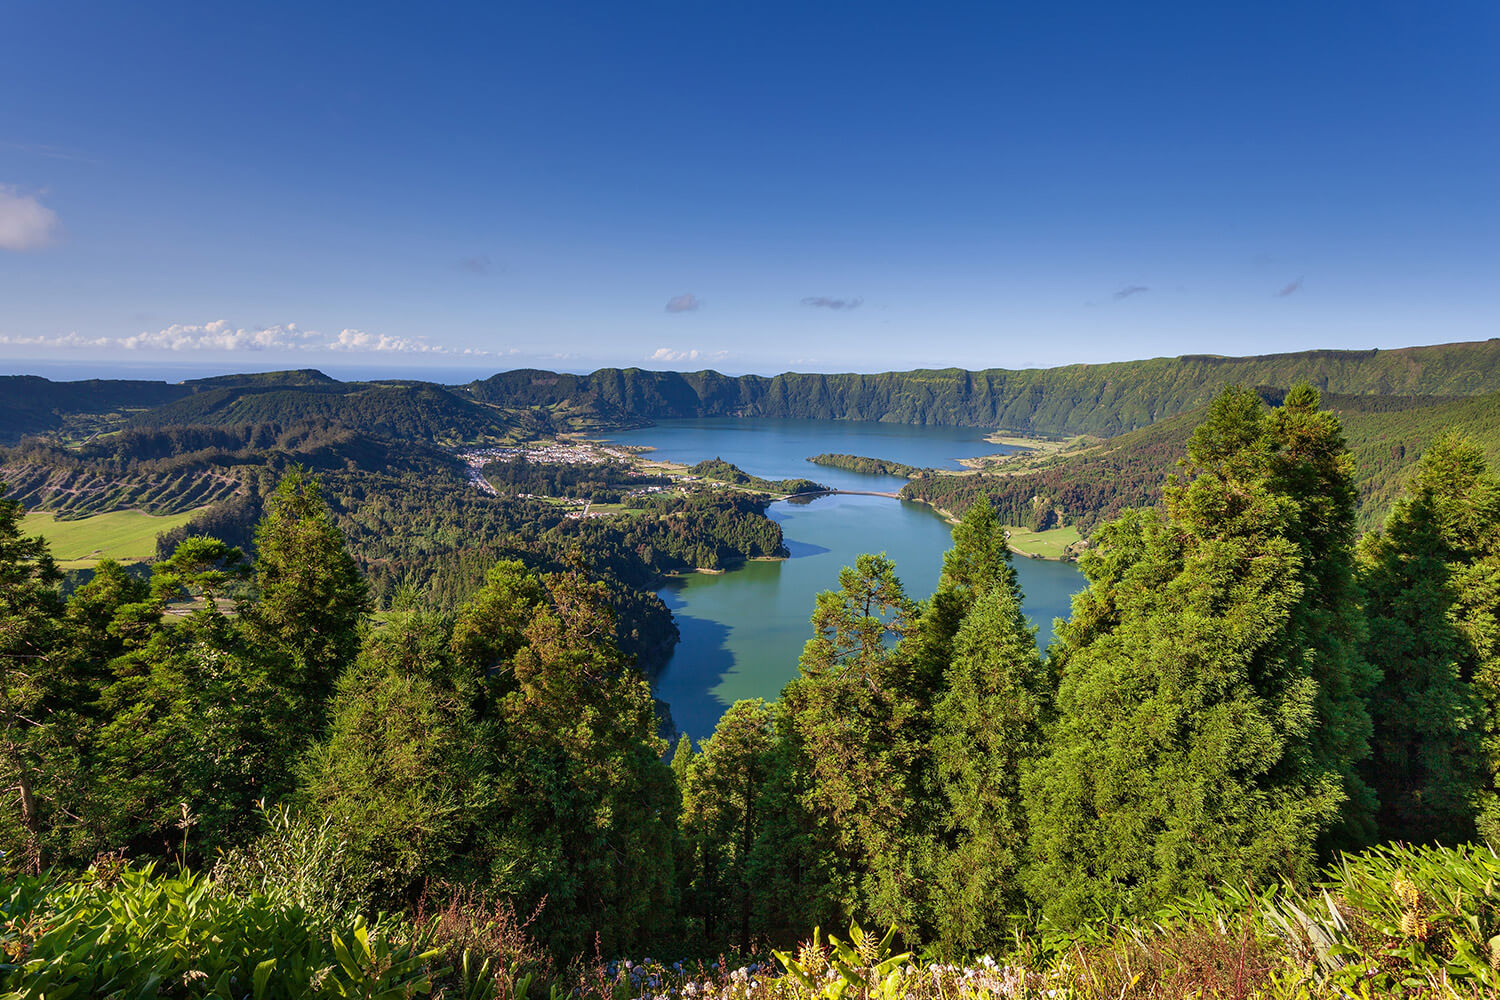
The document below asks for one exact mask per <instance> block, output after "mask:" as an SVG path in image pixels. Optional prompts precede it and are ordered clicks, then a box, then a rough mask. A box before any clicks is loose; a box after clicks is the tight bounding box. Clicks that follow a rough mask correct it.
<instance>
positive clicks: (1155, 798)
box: [1025, 388, 1369, 921]
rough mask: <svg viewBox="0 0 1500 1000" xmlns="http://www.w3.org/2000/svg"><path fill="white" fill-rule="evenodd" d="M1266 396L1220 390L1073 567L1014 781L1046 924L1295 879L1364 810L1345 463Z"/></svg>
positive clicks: (1331, 440) (1311, 416)
mask: <svg viewBox="0 0 1500 1000" xmlns="http://www.w3.org/2000/svg"><path fill="white" fill-rule="evenodd" d="M1283 409H1284V411H1285V412H1278V413H1276V414H1267V413H1266V412H1265V410H1264V407H1263V404H1262V403H1261V401H1260V399H1259V398H1258V397H1257V396H1256V395H1255V394H1254V393H1251V392H1248V391H1246V390H1243V389H1234V388H1231V389H1228V390H1225V392H1224V393H1222V394H1221V395H1220V396H1219V397H1218V398H1217V399H1216V400H1215V401H1214V402H1213V404H1212V405H1211V406H1210V408H1209V410H1208V413H1207V416H1206V419H1205V421H1204V423H1203V424H1202V425H1201V426H1199V428H1198V429H1197V430H1196V431H1194V433H1193V435H1192V438H1191V440H1190V441H1189V444H1188V457H1187V459H1186V461H1185V463H1184V466H1185V471H1186V480H1185V481H1174V482H1171V483H1169V484H1168V485H1167V487H1166V488H1165V489H1164V491H1163V493H1164V503H1163V509H1162V510H1160V511H1144V512H1136V513H1131V514H1127V515H1126V516H1124V517H1122V518H1120V519H1119V520H1118V521H1116V522H1114V523H1112V524H1110V525H1107V526H1105V527H1104V528H1102V529H1101V531H1100V532H1099V533H1098V534H1097V535H1096V537H1095V542H1096V546H1095V550H1094V551H1093V552H1092V553H1090V554H1089V555H1087V556H1086V557H1085V559H1084V560H1083V569H1084V572H1085V574H1086V575H1087V576H1088V578H1089V588H1088V590H1087V591H1085V592H1084V593H1083V594H1081V595H1079V597H1078V598H1076V599H1075V602H1074V615H1073V618H1072V620H1071V621H1069V622H1068V623H1067V625H1066V626H1064V628H1063V630H1062V635H1061V645H1060V648H1059V649H1058V657H1059V661H1060V667H1061V671H1062V683H1061V690H1060V692H1059V702H1058V704H1059V711H1060V719H1059V722H1058V725H1057V727H1056V729H1055V731H1054V733H1053V735H1052V737H1051V739H1050V740H1049V748H1048V752H1047V754H1046V756H1045V757H1044V758H1043V759H1042V760H1041V761H1039V763H1038V765H1037V766H1036V767H1035V768H1033V769H1032V771H1031V772H1030V774H1029V775H1028V777H1027V780H1026V782H1025V792H1026V798H1027V805H1028V813H1029V816H1030V823H1031V839H1032V847H1033V851H1034V853H1035V861H1034V863H1033V864H1032V865H1031V866H1030V868H1029V870H1028V873H1027V880H1028V886H1029V889H1030V891H1031V894H1032V895H1033V897H1034V898H1036V899H1038V900H1040V901H1042V902H1043V903H1044V905H1045V908H1046V910H1047V912H1049V913H1050V914H1051V915H1053V916H1054V917H1057V918H1059V919H1062V920H1066V921H1076V920H1079V919H1081V918H1083V917H1085V916H1087V915H1088V914H1089V913H1090V912H1091V911H1092V910H1093V909H1094V908H1096V907H1099V906H1104V907H1117V906H1119V907H1125V908H1127V909H1130V910H1135V911H1140V910H1144V909H1146V908H1149V907H1151V906H1154V905H1157V904H1160V903H1161V902H1163V901H1164V900H1166V899H1169V898H1171V897H1173V896H1176V895H1179V894H1183V893H1190V892H1193V891H1196V890H1198V889H1201V888H1204V887H1208V886H1213V885H1217V884H1223V883H1244V882H1245V881H1247V880H1249V881H1252V882H1264V881H1267V880H1270V879H1274V878H1278V877H1283V876H1284V877H1290V878H1303V877H1306V876H1308V875H1309V874H1310V873H1311V871H1312V870H1313V866H1314V863H1315V860H1316V857H1317V849H1318V845H1319V843H1320V841H1321V840H1322V839H1323V838H1326V837H1328V835H1329V834H1330V833H1331V832H1332V831H1333V830H1334V829H1335V828H1336V827H1337V825H1338V824H1339V822H1340V819H1341V811H1342V810H1344V809H1345V808H1346V807H1347V806H1348V805H1349V804H1350V803H1351V799H1353V800H1355V801H1354V803H1353V804H1354V806H1355V807H1356V809H1358V808H1359V807H1361V805H1362V804H1361V802H1359V801H1358V799H1359V798H1360V797H1361V796H1362V791H1361V789H1360V787H1359V786H1358V785H1357V784H1356V779H1355V778H1354V777H1353V766H1354V764H1355V762H1356V761H1357V759H1358V758H1359V757H1360V756H1361V755H1362V753H1363V752H1364V751H1365V740H1366V738H1367V735H1368V725H1369V723H1368V717H1367V716H1366V715H1364V714H1363V711H1362V706H1361V705H1360V702H1359V699H1360V698H1361V697H1362V696H1363V694H1364V689H1365V687H1366V686H1367V685H1368V679H1369V672H1368V667H1367V666H1366V665H1365V664H1364V662H1363V660H1362V659H1360V658H1359V657H1358V656H1357V655H1355V654H1354V652H1353V651H1354V650H1355V649H1356V648H1357V647H1356V645H1355V644H1357V642H1358V639H1359V632H1360V630H1359V621H1358V617H1357V609H1356V608H1355V607H1353V606H1352V604H1351V603H1349V602H1348V597H1349V595H1350V594H1351V593H1352V583H1351V582H1350V580H1349V578H1348V569H1349V567H1350V565H1351V564H1350V561H1349V556H1348V550H1349V548H1350V546H1351V545H1352V540H1353V539H1352V524H1353V519H1352V504H1353V493H1352V491H1351V490H1349V489H1347V488H1346V486H1347V482H1346V481H1347V477H1348V472H1347V462H1346V459H1345V458H1344V457H1343V450H1342V442H1341V440H1340V439H1339V437H1338V424H1337V421H1336V420H1335V419H1333V418H1331V417H1328V416H1326V415H1322V414H1320V413H1319V411H1318V410H1317V396H1316V393H1315V392H1313V391H1312V390H1311V389H1306V388H1299V389H1298V390H1296V391H1295V392H1294V393H1293V394H1292V395H1289V396H1288V405H1287V406H1286V407H1284V408H1283ZM1312 491H1317V492H1316V493H1313V492H1312ZM1316 560H1326V563H1325V564H1324V565H1322V566H1314V565H1311V564H1312V562H1314V561H1316ZM1318 630H1325V631H1326V632H1327V633H1328V634H1326V635H1322V634H1314V633H1315V632H1316V631H1318ZM1367 803H1368V797H1365V804H1367Z"/></svg>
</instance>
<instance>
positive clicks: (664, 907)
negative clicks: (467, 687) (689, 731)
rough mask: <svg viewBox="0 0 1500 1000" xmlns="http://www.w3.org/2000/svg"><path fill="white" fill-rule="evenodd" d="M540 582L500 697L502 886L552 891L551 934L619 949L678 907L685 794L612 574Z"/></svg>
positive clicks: (545, 918)
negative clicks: (626, 639) (678, 829)
mask: <svg viewBox="0 0 1500 1000" xmlns="http://www.w3.org/2000/svg"><path fill="white" fill-rule="evenodd" d="M543 587H544V590H545V593H546V600H545V602H544V604H543V606H541V607H540V608H538V609H537V610H536V611H535V613H534V614H533V615H532V616H531V620H530V621H529V622H528V623H527V625H526V627H525V630H524V636H525V640H526V644H525V645H524V646H523V647H521V648H519V649H517V650H516V652H515V654H514V655H513V656H512V658H511V660H510V663H509V666H508V670H509V672H510V673H511V675H512V676H513V679H514V688H513V689H512V690H510V691H509V692H508V693H506V694H505V695H504V697H503V699H502V701H501V704H500V720H501V723H502V727H501V729H500V731H499V737H498V738H499V739H500V740H501V741H502V742H501V744H500V746H499V749H498V752H497V758H498V759H501V760H504V761H505V762H506V765H507V766H506V767H505V768H504V770H503V771H502V772H501V775H500V781H499V784H498V787H497V790H496V801H495V820H494V824H493V826H494V831H495V836H496V837H497V838H498V839H499V841H500V844H499V851H500V859H499V861H498V862H497V865H498V866H499V867H498V870H500V871H502V872H503V879H502V882H501V887H502V888H504V889H507V890H509V891H511V892H514V893H516V894H517V895H519V896H521V897H522V898H523V899H526V900H529V901H531V902H532V903H536V902H539V901H540V900H541V899H542V898H543V897H545V898H546V900H547V905H546V907H545V908H544V909H543V911H542V914H541V916H540V918H539V929H540V931H541V932H542V933H543V934H544V936H545V937H547V938H548V939H549V940H550V941H551V942H552V943H553V944H554V945H555V946H557V947H559V948H562V949H572V950H578V949H581V948H582V947H584V946H585V945H591V944H593V943H595V942H596V940H597V942H598V943H599V944H600V945H601V946H602V947H604V948H605V949H606V950H608V951H618V950H622V949H627V948H630V947H632V946H633V945H634V944H636V943H638V942H640V941H642V940H644V937H645V935H646V934H647V932H648V931H649V930H650V929H652V928H654V927H656V926H659V925H660V923H661V921H662V920H664V919H667V920H670V919H671V918H672V914H673V913H674V910H675V905H676V901H675V899H674V898H673V888H674V885H675V875H674V871H673V860H674V859H673V846H674V837H673V827H672V824H673V822H674V821H675V819H676V817H677V815H678V812H679V808H680V803H679V802H678V799H677V790H676V787H675V785H674V784H673V780H672V772H671V770H670V769H669V768H668V766H667V764H666V763H665V762H664V761H663V760H662V755H663V753H664V752H665V750H666V743H665V741H663V740H662V739H660V738H659V737H658V736H657V735H656V728H657V720H656V708H655V702H654V701H653V699H652V697H651V688H650V685H648V684H647V683H646V680H645V678H643V677H642V676H641V675H640V673H639V672H637V671H636V670H635V669H634V667H633V666H632V665H630V664H629V663H628V662H627V660H626V659H625V657H624V655H623V654H622V653H621V652H620V649H619V646H618V645H617V644H616V642H615V638H614V628H615V619H614V612H613V611H612V610H611V609H610V607H609V606H608V604H607V602H606V595H605V592H604V588H603V586H602V585H599V584H591V583H588V582H586V581H585V580H584V579H583V578H582V576H581V574H579V573H577V572H567V573H555V574H552V575H550V576H548V577H546V578H545V579H544V580H543ZM596 935H597V937H596Z"/></svg>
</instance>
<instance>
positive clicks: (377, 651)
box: [305, 611, 496, 905]
mask: <svg viewBox="0 0 1500 1000" xmlns="http://www.w3.org/2000/svg"><path fill="white" fill-rule="evenodd" d="M449 643H450V635H449V626H448V625H447V624H446V623H445V622H444V621H443V620H442V619H441V618H439V617H438V616H436V615H433V614H431V613H428V612H422V611H411V612H395V613H393V614H392V615H391V616H390V618H389V619H388V620H387V621H386V622H385V623H384V624H383V625H382V626H381V627H379V628H377V629H375V630H374V631H372V632H371V633H370V635H369V637H368V638H367V639H366V641H365V643H364V649H363V651H362V652H361V653H360V655H359V657H358V659H357V660H356V662H355V665H354V666H353V667H352V668H351V669H350V670H348V671H347V672H346V673H345V674H344V676H343V677H341V678H340V681H339V686H338V693H337V695H336V696H335V698H334V700H333V705H332V712H331V719H330V723H329V732H328V738H327V739H326V741H324V742H323V743H322V744H320V745H319V746H318V747H317V748H315V750H314V752H313V754H312V755H311V757H310V758H309V761H308V763H307V765H306V769H307V776H306V779H305V794H306V796H307V798H308V799H309V800H310V801H311V802H312V803H313V805H314V806H315V808H316V809H317V811H318V813H319V814H320V815H322V816H326V817H329V818H331V819H332V820H333V821H334V822H335V824H336V826H337V828H338V829H339V830H340V831H342V832H343V834H344V835H345V836H347V837H348V838H349V841H350V844H351V847H352V849H353V850H354V852H355V853H356V855H357V856H358V857H359V859H360V866H359V867H360V868H361V870H362V871H363V873H364V877H365V879H367V880H368V885H367V886H365V887H364V888H365V889H366V890H367V891H369V892H370V893H371V895H372V896H373V898H375V899H377V900H378V901H380V902H381V903H382V904H384V905H400V904H402V903H404V902H407V901H409V900H411V899H412V898H414V896H415V895H416V894H417V893H418V892H419V890H420V888H421V887H422V885H423V884H424V883H426V882H428V881H443V880H460V879H474V878H483V877H485V876H487V875H488V872H487V871H486V870H485V861H486V858H485V856H484V854H483V852H482V850H481V849H480V843H479V842H480V840H481V839H482V838H481V830H482V828H483V825H484V823H485V821H486V819H487V816H486V814H485V809H486V807H487V804H488V802H489V788H490V785H491V783H492V781H493V777H492V772H494V771H495V770H496V768H495V767H494V766H493V764H492V762H491V761H490V760H489V758H488V756H487V750H488V747H489V744H490V741H489V739H488V738H487V736H486V733H485V731H484V730H483V728H482V727H481V726H480V724H479V723H478V722H477V721H476V719H475V718H474V717H473V714H472V712H471V711H470V706H469V702H468V699H467V698H465V697H464V696H463V695H462V694H461V692H460V691H459V690H458V689H457V687H456V686H455V684H454V683H453V679H454V677H453V675H454V670H453V667H452V665H451V663H450V662H449Z"/></svg>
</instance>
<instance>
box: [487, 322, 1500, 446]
mask: <svg viewBox="0 0 1500 1000" xmlns="http://www.w3.org/2000/svg"><path fill="white" fill-rule="evenodd" d="M1304 380H1305V381H1308V382H1311V383H1312V384H1313V385H1315V386H1316V387H1318V388H1319V389H1321V390H1323V391H1325V392H1331V393H1345V394H1359V395H1406V396H1416V395H1428V396H1460V395H1463V396H1468V395H1475V394H1479V393H1484V392H1500V340H1489V341H1483V342H1476V343H1466V344H1442V345H1438V346H1434V347H1410V348H1402V349H1399V350H1392V351H1374V350H1372V351H1304V352H1300V353H1296V354H1276V355H1265V356H1262V357H1251V358H1219V357H1208V356H1186V357H1181V358H1155V359H1151V360H1147V361H1124V362H1118V363H1113V364H1099V365H1067V366H1064V367H1061V368H1038V369H1028V370H1021V371H1007V370H1004V369H987V370H984V371H964V370H962V369H957V368H950V369H942V370H927V371H911V372H886V373H882V374H876V375H859V374H837V375H822V374H800V373H792V372H788V373H785V374H782V375H776V376H774V377H769V378H768V377H765V376H760V375H744V376H740V377H738V378H735V377H731V376H727V375H721V374H719V373H718V372H713V371H702V372H655V371H645V370H642V369H639V368H627V369H614V368H607V369H601V370H600V371H596V372H594V373H592V374H590V375H571V374H567V373H557V372H544V371H534V370H519V371H511V372H502V373H500V374H498V375H495V376H493V377H491V378H488V379H485V380H483V381H480V382H474V383H472V384H470V385H469V386H466V387H465V388H466V389H467V390H468V391H469V392H470V393H472V394H473V396H474V398H476V399H481V400H485V401H488V402H492V403H496V404H499V405H503V406H509V407H541V408H546V409H548V410H549V411H550V412H553V413H555V414H556V415H558V416H559V417H568V418H573V419H578V418H583V417H587V418H589V419H591V420H594V421H598V422H600V423H602V424H606V425H607V424H609V423H611V422H616V423H618V422H629V421H642V420H656V419H662V418H668V417H717V416H736V417H779V418H814V419H825V420H884V421H889V422H893V423H904V424H938V425H956V426H972V427H995V428H1000V429H1004V430H1010V431H1017V432H1022V433H1031V434H1053V435H1072V434H1095V435H1099V436H1102V437H1110V436H1113V435H1116V434H1120V433H1122V432H1125V431H1129V430H1132V429H1134V428H1137V427H1144V426H1146V425H1148V424H1151V423H1154V422H1156V421H1158V420H1161V419H1163V418H1165V417H1170V416H1173V415H1175V414H1178V413H1183V412H1186V411H1189V410H1192V409H1195V408H1197V407H1201V406H1204V405H1206V404H1207V403H1208V402H1209V400H1210V399H1212V398H1213V396H1214V395H1215V394H1216V393H1217V392H1218V391H1219V390H1220V389H1222V388H1223V387H1224V386H1225V385H1230V384H1238V385H1264V386H1278V387H1280V388H1282V389H1286V388H1289V387H1291V386H1292V385H1293V384H1295V383H1297V382H1299V381H1304Z"/></svg>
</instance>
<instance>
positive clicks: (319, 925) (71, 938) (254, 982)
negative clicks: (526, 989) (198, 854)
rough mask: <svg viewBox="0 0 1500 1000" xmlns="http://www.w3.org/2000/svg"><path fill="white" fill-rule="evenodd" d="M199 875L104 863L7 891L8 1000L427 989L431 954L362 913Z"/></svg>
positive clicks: (2, 975)
mask: <svg viewBox="0 0 1500 1000" xmlns="http://www.w3.org/2000/svg"><path fill="white" fill-rule="evenodd" d="M212 888H213V887H212V884H211V883H210V882H209V881H208V880H206V879H203V878H199V877H197V876H194V875H191V874H188V873H183V874H180V875H176V876H171V877H159V876H157V875H155V873H154V872H153V871H152V869H151V867H150V866H147V867H144V868H138V869H137V868H130V867H128V866H125V865H123V864H118V865H98V866H95V867H93V868H90V869H89V871H88V872H86V873H85V874H83V875H81V876H79V877H77V878H74V879H69V880H65V881H53V880H50V879H48V878H46V877H42V878H27V879H21V880H17V881H13V882H10V883H8V884H6V885H4V886H3V887H0V893H3V897H4V902H3V904H0V918H3V924H0V950H3V952H4V955H3V958H4V961H3V962H0V992H3V995H4V996H6V997H17V998H21V997H26V998H31V997H36V998H42V997H46V998H49V1000H52V998H57V1000H62V998H64V997H70V996H76V997H88V996H106V995H107V996H118V997H148V996H170V997H210V996H212V997H254V998H255V1000H273V998H274V1000H280V998H286V1000H292V998H301V997H309V996H312V995H314V994H317V995H320V996H332V997H367V998H377V997H378V998H392V1000H393V998H396V997H409V996H412V995H414V994H417V993H427V992H430V990H431V974H432V973H431V971H430V970H429V968H428V966H429V964H430V963H431V960H432V959H433V958H435V957H436V954H437V953H436V952H435V951H430V950H426V949H425V948H424V945H423V942H422V940H421V938H422V936H423V935H421V934H418V935H415V937H416V940H399V939H396V938H394V937H393V936H391V935H389V934H387V933H383V932H377V931H375V930H372V928H371V927H370V925H369V924H368V923H366V921H365V919H364V918H363V917H362V916H354V917H352V918H350V917H344V918H342V919H340V920H334V921H327V922H322V921H319V920H317V919H316V918H314V917H313V916H312V915H310V914H309V913H308V912H307V911H305V910H303V909H302V908H301V907H298V906H288V905H285V904H281V903H277V902H273V901H272V900H270V899H268V898H266V897H265V896H249V897H239V896H231V895H225V894H220V893H215V892H213V891H212Z"/></svg>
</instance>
